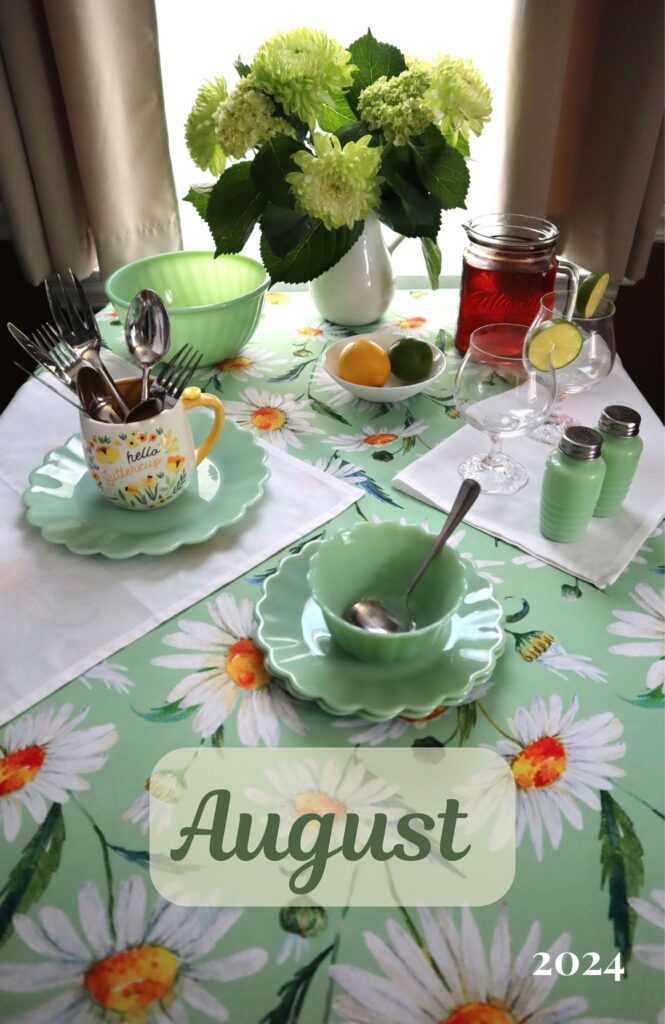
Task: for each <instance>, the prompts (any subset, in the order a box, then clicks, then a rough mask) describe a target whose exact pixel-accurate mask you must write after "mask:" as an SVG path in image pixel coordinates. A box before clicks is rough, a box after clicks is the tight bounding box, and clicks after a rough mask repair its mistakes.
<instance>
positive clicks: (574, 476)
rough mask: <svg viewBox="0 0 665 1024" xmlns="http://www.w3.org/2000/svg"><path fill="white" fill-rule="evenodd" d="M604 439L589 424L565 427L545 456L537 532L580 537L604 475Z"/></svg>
mask: <svg viewBox="0 0 665 1024" xmlns="http://www.w3.org/2000/svg"><path fill="white" fill-rule="evenodd" d="M602 445H603V439H602V437H601V435H600V434H599V433H598V431H597V430H593V429H592V428H591V427H566V429H565V430H564V432H563V435H562V437H561V440H560V441H559V447H558V448H555V450H554V451H553V452H551V453H550V454H549V455H548V456H547V461H546V463H545V476H544V477H543V489H542V493H541V496H540V532H541V533H542V535H543V537H547V538H548V539H549V540H555V541H559V542H560V543H562V544H570V543H571V542H572V541H576V540H579V539H580V537H581V536H582V535H583V533H584V531H585V530H586V528H587V526H588V525H589V523H590V521H591V517H592V515H593V511H594V509H595V507H596V503H597V501H598V496H599V494H600V489H601V487H602V485H603V480H604V478H605V463H604V462H603V460H602V459H601V457H600V450H601V448H602Z"/></svg>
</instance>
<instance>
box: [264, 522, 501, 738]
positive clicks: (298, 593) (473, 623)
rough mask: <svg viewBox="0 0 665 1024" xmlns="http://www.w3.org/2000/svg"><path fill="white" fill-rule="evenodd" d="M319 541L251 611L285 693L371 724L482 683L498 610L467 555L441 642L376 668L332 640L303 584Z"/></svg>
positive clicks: (426, 709)
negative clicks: (461, 589)
mask: <svg viewBox="0 0 665 1024" xmlns="http://www.w3.org/2000/svg"><path fill="white" fill-rule="evenodd" d="M320 543H321V542H320V541H312V542H311V543H309V544H307V545H305V547H304V548H303V549H302V551H301V552H299V553H298V554H296V555H290V556H289V557H288V558H285V559H284V560H283V561H282V562H281V564H280V566H279V569H278V570H277V572H276V573H275V574H274V575H273V576H270V577H269V578H268V580H267V581H266V583H265V588H264V592H263V596H262V597H261V599H260V601H259V603H258V605H257V608H256V613H257V617H258V621H259V630H258V639H259V642H260V644H261V646H262V647H263V648H264V650H265V652H266V662H267V664H268V667H269V668H270V670H271V671H272V672H274V674H275V675H276V676H279V677H281V678H282V679H283V680H284V682H285V685H286V688H287V690H288V691H289V692H290V693H291V694H292V696H294V697H298V698H300V699H301V700H311V701H314V702H315V703H317V704H319V706H320V707H322V708H323V710H324V711H327V712H329V713H330V714H332V715H363V716H364V717H365V718H371V719H374V720H375V721H383V720H384V719H387V718H395V717H396V716H397V715H407V716H409V717H412V718H421V717H424V716H425V715H429V714H430V713H431V712H432V711H434V710H435V709H436V708H438V707H440V706H441V705H442V704H445V705H449V706H450V705H456V704H461V703H462V701H464V699H465V698H466V697H468V695H469V694H470V693H471V690H472V689H474V687H476V686H479V685H480V684H481V683H484V682H487V680H488V679H489V678H490V676H491V674H492V672H493V671H494V666H495V664H496V661H497V658H498V657H499V655H500V654H501V652H502V651H503V646H504V634H503V628H502V626H501V619H502V615H503V612H502V609H501V606H500V604H499V603H498V601H497V600H496V599H495V598H494V596H493V592H492V584H491V583H490V582H489V580H487V579H486V578H485V577H484V576H482V575H481V574H480V573H479V572H477V571H476V569H475V568H474V566H473V564H472V563H471V562H470V561H469V560H468V559H465V560H464V561H465V574H466V578H467V592H466V595H465V597H464V600H463V602H462V604H461V605H460V607H459V609H458V610H457V611H456V612H455V614H454V615H453V618H452V622H451V629H450V634H449V635H448V637H447V639H446V641H445V644H444V646H443V647H439V648H437V649H435V650H434V651H433V652H432V653H431V654H427V655H426V656H425V657H422V658H419V659H418V660H416V661H408V662H401V663H398V664H383V665H375V664H371V663H369V662H363V661H358V660H357V659H356V658H353V657H351V655H349V654H347V653H346V652H345V651H343V650H342V649H341V647H338V646H337V645H336V644H335V643H334V641H332V640H331V637H330V633H329V631H328V629H327V627H326V624H325V620H324V618H323V615H322V614H321V611H320V609H319V607H318V605H317V604H316V603H315V601H314V599H313V598H312V597H311V595H310V592H309V588H308V586H307V569H308V566H309V561H310V558H311V557H312V555H313V554H314V552H315V551H316V550H317V549H318V547H319V544H320Z"/></svg>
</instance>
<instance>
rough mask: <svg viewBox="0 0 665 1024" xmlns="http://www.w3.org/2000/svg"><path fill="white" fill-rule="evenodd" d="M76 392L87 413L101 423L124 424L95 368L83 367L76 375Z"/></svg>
mask: <svg viewBox="0 0 665 1024" xmlns="http://www.w3.org/2000/svg"><path fill="white" fill-rule="evenodd" d="M76 390H77V392H78V396H79V400H80V402H81V405H82V406H83V409H84V410H85V412H86V413H87V414H88V416H90V418H91V419H93V420H99V421H100V422H101V423H122V417H121V416H119V415H118V413H117V412H116V410H115V408H114V405H113V395H112V394H111V392H110V390H109V388H108V385H107V383H106V381H105V380H104V378H103V377H102V375H101V373H99V372H98V370H96V369H95V367H94V366H82V367H81V369H80V370H79V371H78V373H77V374H76Z"/></svg>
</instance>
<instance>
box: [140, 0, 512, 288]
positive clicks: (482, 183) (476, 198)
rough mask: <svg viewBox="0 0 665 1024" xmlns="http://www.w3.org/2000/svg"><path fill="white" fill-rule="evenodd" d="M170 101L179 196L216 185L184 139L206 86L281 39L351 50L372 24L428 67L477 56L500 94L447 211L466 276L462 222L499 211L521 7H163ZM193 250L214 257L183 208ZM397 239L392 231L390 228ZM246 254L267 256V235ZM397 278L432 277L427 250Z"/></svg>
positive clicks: (455, 254) (405, 258) (237, 2)
mask: <svg viewBox="0 0 665 1024" xmlns="http://www.w3.org/2000/svg"><path fill="white" fill-rule="evenodd" d="M156 7H157V19H158V25H159V44H160V53H161V62H162V78H163V82H164V98H165V104H166V117H167V124H168V132H169V144H170V149H171V159H172V161H173V170H174V174H175V181H176V188H177V191H178V196H180V197H182V196H184V195H185V194H186V193H187V190H188V188H189V186H190V185H191V184H193V183H195V182H203V181H213V180H214V178H213V176H212V175H210V174H206V173H205V172H203V171H200V170H199V169H198V168H197V167H195V166H194V164H193V163H192V160H191V158H190V156H189V154H188V152H187V148H186V146H185V141H184V127H183V126H184V123H185V120H186V118H187V115H188V113H189V110H190V107H191V105H192V103H193V102H194V98H195V96H196V93H197V91H198V89H199V87H200V86H201V85H202V83H203V82H204V81H205V80H206V79H213V78H216V77H218V76H219V75H222V76H224V78H226V81H227V85H229V87H230V88H232V87H233V85H234V84H235V82H236V81H237V74H236V72H235V70H234V68H233V61H234V60H235V59H236V58H237V57H238V56H241V57H242V58H243V60H245V61H246V62H247V63H249V62H250V61H251V59H252V57H253V55H254V52H255V50H256V49H257V47H258V46H259V44H260V43H261V42H263V40H264V39H266V38H268V37H269V36H271V35H273V34H274V33H275V32H280V31H284V30H285V29H289V28H296V27H299V26H303V25H304V26H307V27H310V28H318V29H323V31H325V32H327V33H328V34H329V35H331V36H333V37H334V38H335V39H337V40H338V41H339V42H340V43H342V44H343V45H345V46H348V44H349V43H350V42H352V41H353V40H354V39H356V38H357V37H358V36H360V35H362V34H363V33H364V32H365V31H366V30H367V27H368V25H369V27H370V28H371V30H372V32H373V34H374V35H375V36H376V37H377V39H380V40H382V41H383V42H388V43H394V44H395V45H396V46H399V47H400V49H401V50H402V52H403V53H405V54H407V55H408V54H413V55H414V56H418V57H421V58H422V59H424V60H428V59H431V58H432V57H434V56H435V55H436V54H437V53H451V54H453V55H455V56H463V57H470V58H471V59H472V60H473V61H474V62H475V63H476V65H477V66H478V68H479V69H480V71H481V73H482V74H483V76H484V77H485V79H486V80H487V82H488V83H489V85H490V88H491V89H492V94H493V103H494V111H493V115H492V120H491V121H490V123H489V125H488V126H487V127H486V128H485V131H484V132H483V134H482V135H481V137H480V138H479V139H477V138H475V136H474V137H473V138H472V142H471V156H472V158H473V162H472V163H471V165H470V169H471V188H470V190H469V195H468V197H467V210H466V211H465V210H452V211H450V212H449V213H444V215H443V221H442V228H441V233H440V235H439V244H440V246H441V250H442V253H443V273H444V274H459V272H460V266H461V252H462V248H463V245H464V239H465V235H464V232H463V230H462V227H461V225H462V223H463V222H464V220H465V219H466V218H467V217H468V216H469V214H470V213H471V214H479V213H488V212H491V211H493V210H494V209H496V208H497V201H498V187H499V181H498V174H499V167H500V166H501V158H502V152H503V137H504V132H503V128H504V121H505V96H506V88H505V86H506V77H507V68H508V44H509V36H510V28H511V16H512V7H513V0H465V2H464V3H461V2H459V0H455V2H454V3H453V2H450V0H441V2H439V3H432V2H429V3H423V2H422V0H421V2H420V3H414V4H410V3H407V2H404V0H402V2H399V3H391V4H389V3H387V2H385V0H383V2H378V0H365V2H364V3H358V2H355V3H351V2H349V0H341V2H340V0H335V2H334V3H331V4H316V5H314V4H312V3H306V2H304V0H288V2H287V3H284V2H283V0H274V2H273V3H270V4H268V3H265V0H178V2H175V0H156ZM180 215H181V218H182V231H183V239H184V245H185V248H187V249H210V248H211V247H212V241H211V237H210V234H209V232H208V228H207V226H206V225H205V223H204V222H203V221H202V220H201V218H200V217H199V216H198V214H197V213H196V212H195V211H194V209H193V208H192V207H191V206H190V204H189V203H183V202H182V201H181V203H180ZM384 231H385V234H386V238H387V239H388V240H389V239H390V237H392V236H391V233H390V232H389V231H388V230H387V229H384ZM244 251H245V252H246V253H247V254H248V255H250V256H255V257H257V258H258V251H259V247H258V232H255V233H254V235H253V236H252V237H251V238H250V240H249V242H248V243H247V245H246V246H245V249H244ZM393 265H394V268H395V273H396V274H398V275H400V276H402V277H404V276H414V275H415V276H419V277H420V276H422V275H424V273H425V269H424V265H423V260H422V254H421V249H420V242H419V241H418V240H417V239H407V240H406V241H405V242H403V243H402V244H401V245H400V247H399V248H398V249H397V250H396V252H395V254H394V256H393Z"/></svg>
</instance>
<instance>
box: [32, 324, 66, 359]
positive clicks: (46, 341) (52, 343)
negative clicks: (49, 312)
mask: <svg viewBox="0 0 665 1024" xmlns="http://www.w3.org/2000/svg"><path fill="white" fill-rule="evenodd" d="M32 336H33V338H35V337H36V338H37V343H38V344H39V345H40V346H41V348H42V351H43V352H45V353H46V354H47V355H50V353H51V350H52V349H54V348H55V347H56V345H59V344H60V338H59V337H58V335H57V334H56V333H55V332H53V334H52V335H51V334H49V332H47V330H46V328H45V326H42V327H38V328H37V330H36V331H33V334H32Z"/></svg>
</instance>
